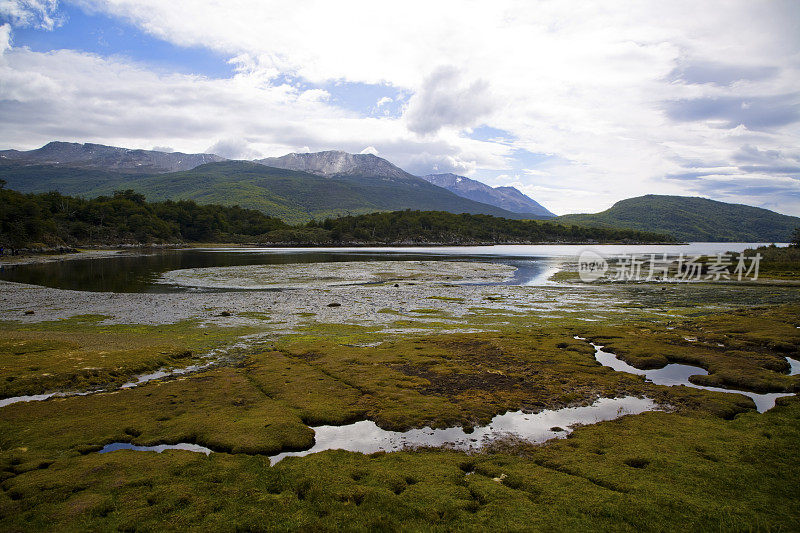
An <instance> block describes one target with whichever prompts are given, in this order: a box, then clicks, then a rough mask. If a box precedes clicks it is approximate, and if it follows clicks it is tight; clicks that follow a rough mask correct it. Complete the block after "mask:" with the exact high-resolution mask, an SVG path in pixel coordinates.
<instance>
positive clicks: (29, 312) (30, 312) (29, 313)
mask: <svg viewBox="0 0 800 533" xmlns="http://www.w3.org/2000/svg"><path fill="white" fill-rule="evenodd" d="M25 314H26V315H32V314H33V311H25Z"/></svg>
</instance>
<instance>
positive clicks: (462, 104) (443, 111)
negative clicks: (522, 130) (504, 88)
mask: <svg viewBox="0 0 800 533" xmlns="http://www.w3.org/2000/svg"><path fill="white" fill-rule="evenodd" d="M494 107H495V104H494V102H493V101H492V97H491V94H490V92H489V84H488V82H486V80H483V79H478V80H475V81H472V82H470V83H465V82H464V80H463V78H462V75H461V73H460V72H459V70H458V69H456V68H455V67H449V66H444V67H439V68H437V69H436V70H434V71H433V72H432V73H431V74H430V75H429V76H428V77H427V78H425V80H424V81H423V82H422V86H421V87H420V89H419V90H418V91H417V92H416V93H415V94H414V96H412V97H411V100H410V101H409V103H408V109H407V110H406V113H405V119H406V121H407V122H408V129H409V130H411V131H413V132H414V133H419V134H423V135H425V134H430V133H436V132H437V131H439V130H440V129H442V128H443V127H447V126H451V127H457V128H467V127H469V126H473V125H475V124H476V123H477V121H478V120H479V119H481V118H482V117H485V116H486V115H488V114H489V113H490V112H491V111H492V109H493V108H494Z"/></svg>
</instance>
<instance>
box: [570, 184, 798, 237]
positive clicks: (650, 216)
mask: <svg viewBox="0 0 800 533" xmlns="http://www.w3.org/2000/svg"><path fill="white" fill-rule="evenodd" d="M555 221H556V222H563V223H567V224H580V225H586V226H593V227H600V228H628V229H634V230H640V231H654V232H659V233H669V234H671V235H674V236H675V237H676V238H677V239H679V240H682V241H707V242H789V240H790V235H791V233H792V231H793V230H794V228H796V227H800V218H798V217H792V216H788V215H781V214H780V213H775V212H774V211H770V210H768V209H761V208H759V207H752V206H749V205H742V204H728V203H725V202H717V201H715V200H708V199H706V198H698V197H689V196H664V195H655V194H648V195H646V196H639V197H637V198H629V199H627V200H621V201H619V202H617V203H615V204H614V205H613V206H612V207H611V208H609V209H607V210H605V211H602V212H600V213H596V214H585V215H583V214H582V215H564V216H560V217H558V218H556V219H555Z"/></svg>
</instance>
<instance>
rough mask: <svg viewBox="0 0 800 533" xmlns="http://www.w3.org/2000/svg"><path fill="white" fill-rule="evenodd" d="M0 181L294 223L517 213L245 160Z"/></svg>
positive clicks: (424, 187) (26, 174)
mask: <svg viewBox="0 0 800 533" xmlns="http://www.w3.org/2000/svg"><path fill="white" fill-rule="evenodd" d="M82 172H84V173H85V174H84V175H83V177H82V174H81V173H82ZM0 178H2V179H5V180H7V181H8V187H10V188H14V189H16V190H20V191H24V192H46V191H50V190H53V189H57V190H59V192H62V193H64V194H77V195H83V196H89V197H93V196H99V195H108V194H111V193H113V192H114V191H115V190H120V189H133V190H135V191H137V192H140V193H142V194H144V195H145V196H146V197H147V198H148V200H150V201H159V200H194V201H196V202H198V203H201V204H212V203H214V204H222V205H239V206H241V207H245V208H250V209H258V210H260V211H261V212H263V213H265V214H267V215H270V216H276V217H280V218H282V219H284V220H285V221H287V222H292V223H297V222H305V221H307V220H310V219H312V218H318V219H319V218H325V217H335V216H342V215H347V214H361V213H370V212H375V211H395V210H400V209H417V210H424V211H433V210H440V211H449V212H452V213H475V214H489V215H494V216H499V217H505V218H519V216H518V215H515V214H514V213H510V212H508V211H504V210H502V209H500V208H497V207H494V206H490V205H486V204H481V203H478V202H473V201H471V200H468V199H466V198H461V197H459V196H456V195H455V194H453V193H451V192H449V191H447V190H445V189H442V188H440V187H436V186H435V185H431V184H430V183H427V182H426V181H424V180H421V179H419V178H414V180H413V181H410V182H406V181H398V180H391V179H376V178H363V177H358V176H353V177H340V178H336V179H330V178H324V177H321V176H316V175H312V174H308V173H305V172H296V171H292V170H286V169H278V168H273V167H268V166H265V165H262V164H258V163H253V162H249V161H223V162H219V163H208V164H205V165H201V166H199V167H197V168H194V169H192V170H187V171H183V172H172V173H168V174H158V175H148V176H136V175H129V174H115V173H113V172H100V171H92V170H89V171H79V170H76V169H74V168H68V167H67V168H65V167H58V166H52V165H50V166H47V165H39V166H37V167H18V166H13V165H12V164H6V165H0Z"/></svg>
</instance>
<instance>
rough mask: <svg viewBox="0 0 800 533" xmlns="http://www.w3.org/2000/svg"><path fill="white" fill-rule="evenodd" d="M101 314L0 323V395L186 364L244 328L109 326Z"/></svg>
mask: <svg viewBox="0 0 800 533" xmlns="http://www.w3.org/2000/svg"><path fill="white" fill-rule="evenodd" d="M105 318H106V317H102V316H90V315H83V316H77V317H72V318H70V319H66V320H57V321H48V322H38V323H33V324H18V323H12V322H4V323H2V324H0V339H2V340H0V397H2V398H7V397H11V396H21V395H27V394H41V393H44V392H49V391H58V390H68V391H82V390H87V389H93V388H98V387H112V388H113V387H114V386H117V385H120V384H122V383H125V382H127V381H129V380H130V379H131V378H132V377H133V376H135V375H137V374H141V373H145V372H148V371H153V370H156V369H159V368H162V367H166V368H174V367H185V366H189V365H190V364H192V363H193V362H195V361H196V360H197V358H198V356H200V355H202V354H204V353H207V352H208V351H210V350H211V349H213V348H220V347H223V346H225V345H226V344H229V343H233V342H234V341H236V340H237V339H238V338H239V337H240V336H241V335H244V334H246V333H250V332H252V330H251V329H249V328H241V327H238V328H221V327H215V326H208V327H199V326H198V325H197V324H196V323H194V322H180V323H177V324H168V325H158V326H148V325H139V324H135V325H130V324H125V325H108V324H103V323H102V322H103V320H105Z"/></svg>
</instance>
